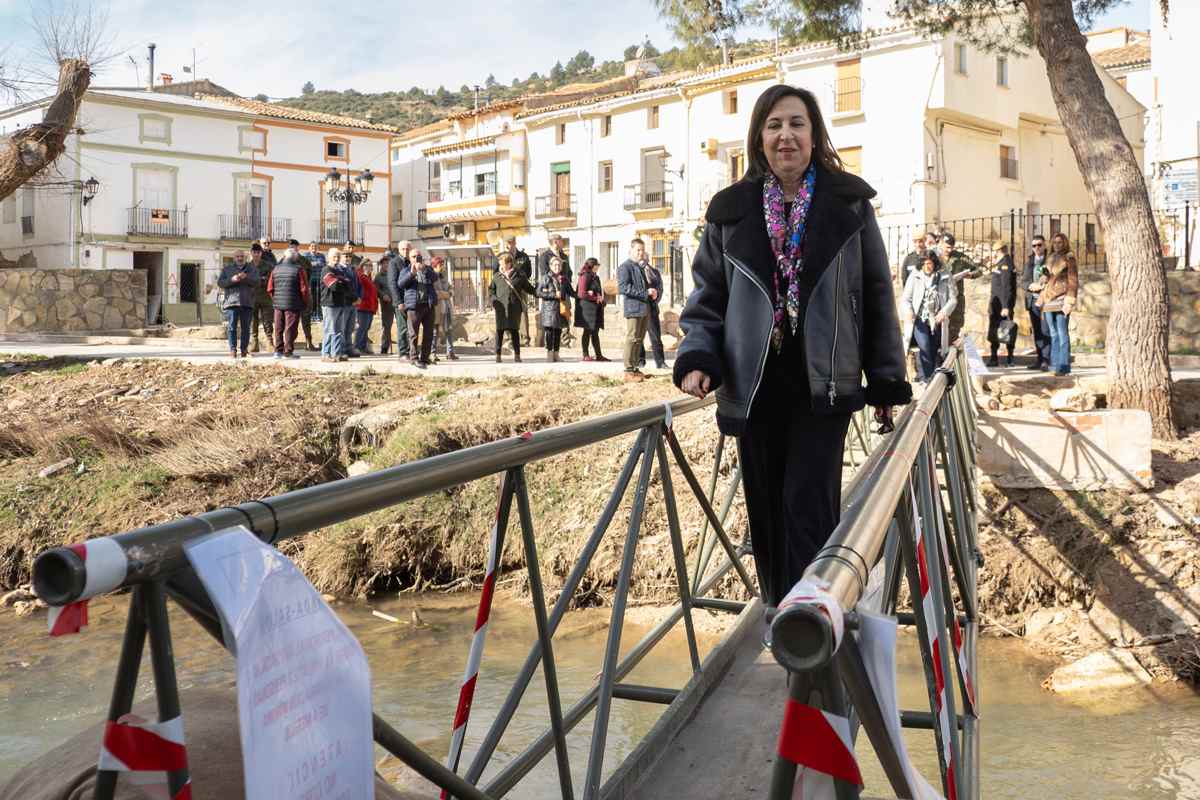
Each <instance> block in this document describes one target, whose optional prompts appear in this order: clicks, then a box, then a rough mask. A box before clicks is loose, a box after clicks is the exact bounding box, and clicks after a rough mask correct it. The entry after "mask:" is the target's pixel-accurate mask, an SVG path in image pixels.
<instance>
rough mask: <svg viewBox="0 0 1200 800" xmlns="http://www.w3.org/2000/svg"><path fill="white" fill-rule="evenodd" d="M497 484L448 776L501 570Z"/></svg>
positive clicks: (458, 745) (455, 762)
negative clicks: (484, 566)
mask: <svg viewBox="0 0 1200 800" xmlns="http://www.w3.org/2000/svg"><path fill="white" fill-rule="evenodd" d="M507 480H508V478H507V477H505V478H502V479H501V482H500V499H498V500H497V501H496V519H495V521H494V522H493V523H492V538H491V542H490V543H489V545H488V563H487V574H486V575H485V576H484V578H483V593H482V594H481V595H480V597H479V611H478V612H477V613H476V615H475V635H474V636H473V637H472V639H471V651H470V653H468V655H467V668H466V669H465V670H463V679H462V686H461V687H460V688H459V690H458V708H457V709H455V711H454V728H453V733H452V734H451V736H450V754H449V755H448V756H447V757H446V767H447V768H448V769H449V770H450V771H451V772H457V771H458V762H459V759H460V758H461V757H462V749H463V740H464V739H465V738H466V734H467V720H468V719H469V718H470V716H471V701H472V700H473V699H474V697H475V681H476V679H477V678H478V677H479V664H480V662H481V661H482V660H483V644H484V641H485V640H486V639H487V627H488V618H489V617H490V616H491V613H492V596H493V595H494V594H495V590H496V571H497V568H498V567H499V566H500V503H501V502H503V497H504V483H505V481H507ZM448 796H449V795H448V794H447V792H446V790H445V789H443V790H442V794H441V797H442V800H445V798H446V797H448Z"/></svg>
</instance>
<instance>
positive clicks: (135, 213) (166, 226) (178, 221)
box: [126, 206, 188, 239]
mask: <svg viewBox="0 0 1200 800" xmlns="http://www.w3.org/2000/svg"><path fill="white" fill-rule="evenodd" d="M128 211H129V224H128V225H127V226H126V232H127V233H129V234H131V235H135V236H159V237H169V238H173V239H185V238H187V235H188V212H187V209H186V208H144V207H142V206H136V207H134V208H131V209H129V210H128Z"/></svg>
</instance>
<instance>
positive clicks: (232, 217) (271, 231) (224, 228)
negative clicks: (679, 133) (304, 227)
mask: <svg viewBox="0 0 1200 800" xmlns="http://www.w3.org/2000/svg"><path fill="white" fill-rule="evenodd" d="M219 219H220V227H221V238H222V239H234V240H239V239H240V240H245V241H251V240H254V239H261V238H262V237H264V236H266V237H267V238H268V239H270V240H271V241H273V242H286V241H287V240H288V239H291V238H292V221H291V219H288V218H280V217H263V216H257V215H254V214H220V215H219Z"/></svg>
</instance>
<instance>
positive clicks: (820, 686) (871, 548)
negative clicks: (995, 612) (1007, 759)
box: [770, 348, 982, 800]
mask: <svg viewBox="0 0 1200 800" xmlns="http://www.w3.org/2000/svg"><path fill="white" fill-rule="evenodd" d="M975 452H976V442H975V411H974V401H973V399H972V397H971V385H970V380H969V377H968V374H967V370H966V360H965V357H964V356H963V354H962V352H961V351H960V350H959V349H958V348H951V349H950V350H949V354H948V355H947V357H946V359H945V361H944V362H943V365H942V367H941V369H939V370H938V372H937V373H936V374H935V376H934V377H933V379H932V380H930V381H929V383H928V384H927V385H926V387H925V392H924V394H923V395H922V396H921V398H920V400H919V401H918V402H917V403H916V404H914V405H913V406H911V407H910V408H909V409H907V410H906V412H905V413H904V415H902V417H901V418H900V421H899V423H898V425H897V429H896V432H895V433H894V434H893V435H892V436H891V437H890V439H889V441H888V442H887V443H886V445H885V446H881V447H878V448H876V449H875V450H874V451H873V452H872V454H871V456H870V458H868V460H867V462H866V463H865V464H864V465H863V466H862V467H861V468H860V469H859V471H858V473H857V474H856V476H855V478H854V480H853V481H852V483H851V485H850V486H849V487H848V488H847V490H846V497H847V499H846V502H845V504H844V512H843V515H842V519H841V522H840V524H839V525H838V527H837V529H836V530H835V531H834V533H833V535H832V536H831V537H830V539H829V541H828V543H827V544H826V546H825V547H824V548H823V549H822V550H821V551H820V552H819V553H818V554H817V556H816V558H815V559H814V561H813V563H812V564H811V565H810V566H809V567H808V569H807V570H806V572H805V574H804V577H803V579H802V582H801V583H802V584H804V585H807V586H818V587H821V590H822V591H823V592H824V593H825V594H824V595H823V596H822V599H821V600H822V601H821V602H811V601H810V600H808V599H805V600H801V601H800V602H797V603H794V604H788V603H786V602H785V603H784V607H782V608H781V610H780V611H779V613H778V614H777V615H776V616H775V618H774V620H773V621H772V623H771V633H770V638H771V649H772V651H773V653H774V655H775V657H776V659H777V660H778V661H779V662H780V663H781V664H782V665H783V666H784V667H785V668H787V669H788V670H789V672H790V676H789V700H790V702H793V703H801V704H804V705H806V706H810V707H811V706H816V707H819V708H821V709H823V710H825V711H828V712H830V713H831V714H834V715H836V716H838V717H844V718H847V719H848V720H849V722H850V727H851V730H852V735H854V734H856V733H857V730H858V727H859V726H860V725H861V727H862V728H863V729H864V730H865V731H866V733H867V735H868V737H869V739H870V741H871V744H872V746H873V748H874V750H875V753H876V755H877V756H878V757H879V760H880V763H881V766H882V767H883V770H884V772H885V774H886V775H887V778H888V780H889V782H890V784H891V786H892V789H893V790H894V791H895V792H896V795H897V797H900V798H912V797H918V796H920V795H918V794H916V793H915V792H916V787H915V786H912V785H910V782H909V775H910V774H911V773H909V772H908V771H907V770H906V765H905V764H904V763H903V761H902V758H901V757H900V755H899V754H898V752H897V748H896V742H895V741H894V739H893V738H892V737H891V736H890V735H889V733H888V730H887V726H886V724H885V721H884V709H883V707H882V705H881V702H880V699H879V697H878V695H877V693H876V691H875V689H874V687H873V684H872V682H871V681H870V679H869V676H868V673H867V670H866V667H865V664H864V658H863V654H862V651H861V650H860V646H859V643H858V640H857V638H856V635H855V633H854V632H855V630H856V629H857V628H858V627H859V622H860V616H859V613H858V612H859V611H862V612H872V613H875V614H883V615H888V616H893V617H895V618H896V620H897V622H898V623H899V624H900V625H908V626H915V627H916V631H917V639H918V641H919V643H920V647H921V655H922V661H923V664H924V672H925V678H926V684H927V688H928V693H929V704H930V710H929V711H903V710H902V711H900V713H899V718H900V725H901V726H902V727H907V728H923V729H932V730H933V732H934V739H935V744H936V747H937V753H938V759H939V765H940V768H941V779H942V791H943V793H944V795H945V796H946V797H947V798H951V799H952V800H953V799H954V798H961V799H962V800H977V798H978V797H979V765H980V754H979V710H978V700H979V698H978V695H977V693H976V692H977V684H976V683H975V681H974V680H973V678H974V676H976V675H977V669H978V660H977V654H976V642H977V638H978V630H979V623H978V601H977V572H978V570H979V567H980V566H981V562H982V557H981V555H980V552H979V549H978V546H977V541H978V528H977V523H976V513H977V502H978V501H977V499H976V491H977V487H976V478H975ZM901 579H904V580H906V581H907V584H908V588H909V596H910V598H912V610H910V611H901V610H897V597H898V595H899V589H900V581H901ZM805 582H807V583H805ZM956 596H957V604H958V605H957V607H956V602H955V598H956ZM822 602H824V603H828V602H834V603H836V604H837V606H838V607H839V608H840V609H844V610H845V611H846V612H847V614H846V616H845V627H846V632H845V634H844V635H843V636H842V637H841V638H840V640H839V638H838V636H837V632H836V630H835V625H834V623H833V620H832V617H831V615H830V613H829V610H828V607H827V605H826V606H825V607H822ZM952 664H954V668H953V670H952V668H951V665H952ZM956 686H957V691H956V688H955V687H956ZM960 709H961V710H960ZM785 727H786V725H785ZM797 769H798V766H797V763H795V762H793V761H791V760H789V759H787V758H782V757H780V758H777V759H776V760H775V765H774V771H773V775H772V782H771V790H770V797H771V798H772V800H783V798H791V797H792V793H793V791H794V785H795V781H796V772H797ZM834 786H835V791H836V794H837V797H838V800H846V799H847V798H858V797H859V788H858V787H857V786H855V785H853V784H852V783H850V782H847V781H845V780H837V781H835V782H834Z"/></svg>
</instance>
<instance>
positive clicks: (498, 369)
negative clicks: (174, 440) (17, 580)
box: [0, 339, 671, 379]
mask: <svg viewBox="0 0 1200 800" xmlns="http://www.w3.org/2000/svg"><path fill="white" fill-rule="evenodd" d="M185 342H186V343H185ZM8 353H31V354H34V355H39V356H46V357H54V356H62V357H72V358H85V359H88V360H93V359H106V358H162V359H170V360H173V361H183V362H186V363H189V364H230V363H233V359H231V358H229V354H228V351H227V350H226V349H225V346H224V343H222V342H217V341H212V342H209V341H201V340H171V339H161V340H157V341H154V343H153V344H149V343H147V344H124V343H107V344H78V343H64V342H32V341H28V342H26V341H21V342H12V341H0V354H8ZM296 353H297V354H298V355H299V356H300V358H299V359H276V358H273V357H272V354H271V353H257V354H254V355H252V356H251V357H250V358H249V359H246V360H244V361H243V360H239V363H242V364H247V365H248V366H249V367H262V366H272V365H282V366H286V367H291V368H294V369H307V370H312V371H314V372H359V371H362V370H365V369H368V368H369V369H371V370H374V371H375V372H388V373H398V374H409V375H422V376H425V377H446V378H476V379H492V378H499V377H502V376H505V375H510V376H511V375H540V374H544V373H548V372H556V373H568V374H571V373H574V374H588V373H591V374H597V373H599V374H604V375H608V376H611V377H613V378H617V379H619V378H620V377H621V373H622V371H623V368H622V365H621V361H620V360H619V359H614V360H612V361H609V362H607V363H597V362H590V363H584V362H583V361H581V360H580V351H579V350H578V349H577V348H573V349H567V350H563V351H562V358H563V360H562V361H560V362H558V363H557V364H551V363H550V362H548V361H547V360H546V351H545V350H544V349H543V348H540V347H530V348H525V349H523V350H522V354H521V357H522V363H520V364H516V363H514V362H513V360H512V355H510V354H506V355H505V356H504V363H502V364H497V363H496V360H495V356H494V355H493V354H491V353H490V352H489V353H484V352H482V351H480V350H478V349H477V348H463V351H462V352H461V353H460V354H459V360H458V361H447V360H446V359H445V358H444V357H443V358H442V360H441V362H440V363H438V364H433V365H431V366H430V367H429V368H428V369H424V370H421V369H417V368H416V367H413V366H411V365H410V364H409V363H408V360H407V359H405V360H404V361H401V360H399V359H398V358H396V357H395V356H379V355H375V356H363V357H362V358H355V359H351V360H350V361H345V362H339V363H335V364H329V363H326V362H323V361H321V354H320V353H313V352H309V351H307V350H305V351H301V350H299V349H297V350H296ZM667 363H668V364H670V363H671V361H670V360H668V362H667ZM644 371H645V372H646V374H647V375H654V374H656V373H658V374H661V375H664V376H665V375H668V374H669V371H668V370H655V369H653V368H650V369H646V370H644Z"/></svg>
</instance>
